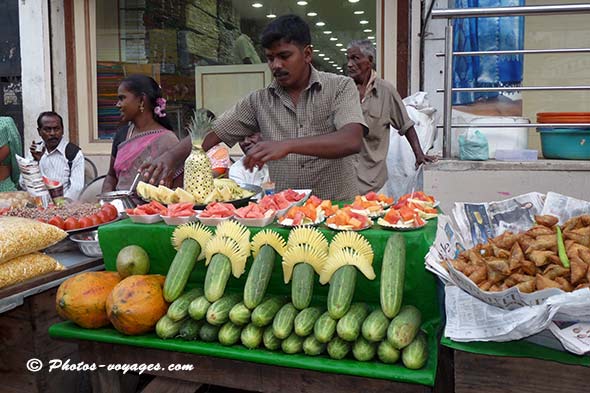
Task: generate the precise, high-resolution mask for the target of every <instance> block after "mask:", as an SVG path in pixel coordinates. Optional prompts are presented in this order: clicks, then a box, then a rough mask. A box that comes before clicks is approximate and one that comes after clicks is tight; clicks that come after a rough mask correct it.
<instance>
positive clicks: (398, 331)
mask: <svg viewBox="0 0 590 393" xmlns="http://www.w3.org/2000/svg"><path fill="white" fill-rule="evenodd" d="M421 322H422V316H421V314H420V310H418V309H417V308H416V307H414V306H403V307H402V308H401V310H400V312H399V314H397V316H396V317H395V318H393V320H392V321H391V323H390V324H389V327H388V328H387V340H388V341H389V342H390V343H391V345H393V346H394V347H395V348H397V349H402V348H404V347H406V346H407V345H409V344H410V343H411V342H412V340H413V339H414V337H416V334H418V331H419V329H420V323H421Z"/></svg>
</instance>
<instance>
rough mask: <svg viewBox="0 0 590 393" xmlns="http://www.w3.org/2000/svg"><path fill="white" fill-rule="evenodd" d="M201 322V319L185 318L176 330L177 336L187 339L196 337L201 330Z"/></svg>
mask: <svg viewBox="0 0 590 393" xmlns="http://www.w3.org/2000/svg"><path fill="white" fill-rule="evenodd" d="M203 323H204V322H203V321H195V320H194V319H192V318H187V319H186V320H185V321H184V323H183V324H182V326H181V327H180V330H179V331H178V337H180V338H182V339H183V340H187V341H188V340H196V339H198V338H199V330H201V326H203Z"/></svg>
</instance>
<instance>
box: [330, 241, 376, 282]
mask: <svg viewBox="0 0 590 393" xmlns="http://www.w3.org/2000/svg"><path fill="white" fill-rule="evenodd" d="M371 262H372V261H368V260H367V259H366V257H364V256H363V255H361V254H360V253H359V252H357V251H355V250H354V249H350V248H341V249H338V250H336V251H334V252H330V255H329V256H328V259H327V261H326V263H325V264H324V266H323V268H322V272H321V273H320V284H322V285H325V284H327V283H328V282H330V279H331V278H332V275H333V274H334V273H335V272H336V270H338V269H340V268H341V267H342V266H346V265H353V266H355V267H356V268H357V269H358V270H360V271H361V273H363V275H364V276H365V277H367V279H369V280H374V279H375V277H376V275H375V270H373V265H372V263H371Z"/></svg>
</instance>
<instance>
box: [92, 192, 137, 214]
mask: <svg viewBox="0 0 590 393" xmlns="http://www.w3.org/2000/svg"><path fill="white" fill-rule="evenodd" d="M134 196H135V194H134V193H132V192H130V191H111V192H104V193H102V194H98V195H97V196H96V197H97V198H98V199H99V201H100V203H101V204H103V203H104V202H109V203H111V204H113V205H114V206H115V207H116V208H117V211H118V212H119V213H125V209H133V208H134V207H136V206H137V203H136V201H135V200H134Z"/></svg>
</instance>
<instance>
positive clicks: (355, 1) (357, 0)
mask: <svg viewBox="0 0 590 393" xmlns="http://www.w3.org/2000/svg"><path fill="white" fill-rule="evenodd" d="M348 2H349V3H358V2H359V0H348Z"/></svg>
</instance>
